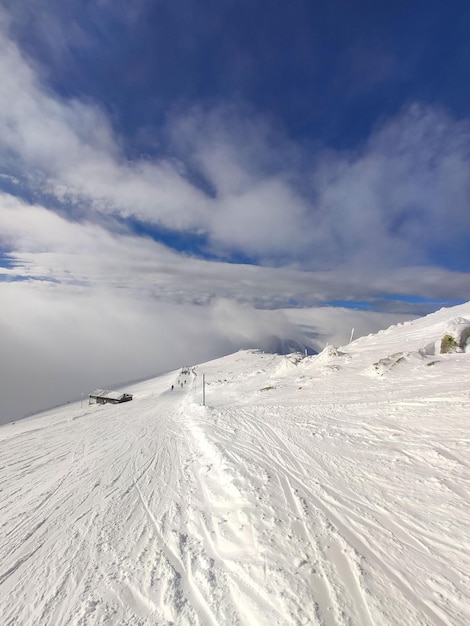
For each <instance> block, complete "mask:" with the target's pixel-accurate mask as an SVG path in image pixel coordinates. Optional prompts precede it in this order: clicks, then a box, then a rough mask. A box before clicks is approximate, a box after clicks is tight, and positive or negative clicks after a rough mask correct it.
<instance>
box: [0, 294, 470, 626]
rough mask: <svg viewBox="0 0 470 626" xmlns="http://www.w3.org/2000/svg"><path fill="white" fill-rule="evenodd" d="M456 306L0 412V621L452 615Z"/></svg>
mask: <svg viewBox="0 0 470 626" xmlns="http://www.w3.org/2000/svg"><path fill="white" fill-rule="evenodd" d="M466 320H470V303H468V304H466V305H462V306H459V307H454V308H453V309H446V310H441V311H438V312H437V313H434V314H432V315H429V316H427V317H425V318H422V319H420V320H415V321H413V322H410V323H405V324H402V325H398V326H394V327H391V328H389V329H387V330H385V331H382V332H380V333H378V334H377V335H371V336H369V337H363V338H361V339H358V340H356V341H354V342H353V343H351V344H349V345H347V346H341V347H333V346H327V348H325V350H324V351H323V352H322V353H320V354H319V355H315V356H307V357H305V356H304V355H301V354H294V355H288V356H281V355H276V354H264V353H262V352H259V351H256V350H249V351H242V352H238V353H236V354H233V355H230V356H227V357H224V358H222V359H217V360H215V361H211V362H209V363H206V364H202V365H199V366H198V367H196V368H190V369H189V368H188V369H185V372H184V373H182V372H180V371H175V372H170V373H169V374H165V375H164V376H161V377H158V378H155V379H152V380H149V381H145V382H141V383H138V384H136V385H133V386H132V389H128V390H129V391H131V392H132V393H133V394H134V400H133V401H132V402H128V403H126V404H124V405H114V406H113V405H103V406H101V405H92V406H88V404H86V403H84V404H83V406H80V403H75V404H70V405H67V406H65V407H61V408H59V409H54V410H53V411H48V412H46V413H43V414H41V415H38V416H35V417H33V418H30V419H27V420H22V421H20V422H17V423H15V424H8V425H5V426H3V427H1V428H0V459H1V461H0V490H1V493H2V508H1V512H0V527H1V531H2V532H1V533H0V615H2V623H4V624H8V625H16V624H18V625H21V626H23V625H31V626H33V625H34V626H36V625H42V624H44V625H46V624H47V625H52V624H57V625H59V624H60V625H63V624H70V625H73V626H76V625H88V624H93V625H94V624H113V625H114V624H120V625H124V624H126V625H127V624H132V625H133V624H139V625H155V624H165V625H166V624H182V625H188V626H189V625H191V626H193V625H206V624H208V625H216V624H220V625H225V624H228V625H240V624H246V625H250V626H251V625H257V624H260V625H264V624H266V625H268V624H269V625H270V626H272V625H274V624H278V625H279V626H285V625H297V624H320V625H326V626H336V625H338V624H339V625H358V626H362V625H366V626H375V625H378V624H380V625H397V626H398V625H400V626H401V625H403V624H405V625H410V626H412V625H413V626H415V625H431V624H432V625H439V626H440V625H449V626H450V625H452V626H453V625H456V624H462V625H463V624H466V623H470V596H469V590H470V577H469V573H470V539H469V533H468V530H469V528H470V512H469V506H468V494H469V493H470V461H469V459H470V455H469V438H468V423H469V422H468V420H469V417H468V416H469V415H470V387H469V382H468V381H469V377H468V373H469V365H470V350H469V349H468V343H467V340H466V345H465V346H464V348H463V350H464V351H460V352H453V353H449V354H440V352H439V351H438V350H436V347H437V346H440V342H441V339H442V337H443V335H445V334H448V333H452V332H453V333H454V334H456V333H458V332H460V335H459V337H460V338H462V333H464V334H465V332H466V330H465V329H466V328H467V326H466ZM430 346H433V349H431V348H430ZM465 350H466V351H465ZM202 374H205V379H206V405H207V406H201V399H202V388H201V380H202ZM171 385H175V389H174V390H173V391H171ZM126 390H127V389H126Z"/></svg>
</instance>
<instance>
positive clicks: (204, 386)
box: [202, 374, 206, 406]
mask: <svg viewBox="0 0 470 626" xmlns="http://www.w3.org/2000/svg"><path fill="white" fill-rule="evenodd" d="M202 406H206V375H205V374H203V375H202Z"/></svg>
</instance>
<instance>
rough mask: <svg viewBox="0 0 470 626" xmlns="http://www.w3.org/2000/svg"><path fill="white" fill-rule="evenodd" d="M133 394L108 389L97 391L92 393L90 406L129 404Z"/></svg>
mask: <svg viewBox="0 0 470 626" xmlns="http://www.w3.org/2000/svg"><path fill="white" fill-rule="evenodd" d="M132 397H133V396H132V394H131V393H122V392H120V391H107V390H106V389H95V390H94V391H92V392H91V393H90V396H89V403H90V404H107V403H108V402H109V403H111V404H120V403H121V402H129V400H132Z"/></svg>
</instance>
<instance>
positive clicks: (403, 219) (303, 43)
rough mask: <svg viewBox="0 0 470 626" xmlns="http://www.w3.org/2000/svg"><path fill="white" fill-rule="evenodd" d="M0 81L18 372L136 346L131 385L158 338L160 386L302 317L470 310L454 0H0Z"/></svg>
mask: <svg viewBox="0 0 470 626" xmlns="http://www.w3.org/2000/svg"><path fill="white" fill-rule="evenodd" d="M0 72H1V76H2V81H1V84H0V289H1V290H2V291H3V295H2V300H3V301H4V302H6V301H7V299H8V306H7V307H3V312H2V314H1V315H2V318H1V319H0V321H1V323H2V326H1V327H0V328H1V329H2V333H3V334H4V335H5V336H6V335H8V342H9V343H8V345H10V349H11V351H12V353H15V354H16V355H19V356H17V357H15V358H17V362H18V366H17V369H16V370H15V371H16V374H15V376H16V378H18V377H19V376H21V375H22V369H21V363H24V360H25V359H29V360H30V361H31V362H32V363H34V364H37V362H38V359H40V356H39V355H41V354H42V352H41V350H43V349H44V346H45V345H50V344H51V342H53V341H54V339H53V338H54V337H55V336H60V343H61V345H63V346H64V351H65V350H66V349H68V350H73V349H74V347H75V346H77V345H82V346H85V345H86V346H87V349H88V350H91V349H92V345H96V342H98V345H100V346H101V348H102V349H103V350H104V349H105V348H106V350H107V351H108V352H109V351H110V350H111V348H110V345H113V344H112V341H111V340H109V342H108V343H106V342H104V344H100V341H101V340H99V339H98V337H101V338H102V337H103V336H104V334H106V333H122V332H124V330H123V329H125V333H126V334H127V336H129V337H130V338H131V340H132V341H133V342H134V345H136V346H139V350H140V354H141V359H140V361H136V363H141V364H142V365H141V366H138V365H136V364H133V365H132V367H134V369H135V368H136V367H137V369H139V367H140V369H139V371H138V372H137V373H135V372H134V373H135V374H136V375H133V373H132V372H131V371H130V367H131V366H129V367H128V368H127V369H126V368H125V367H123V368H122V371H121V370H119V369H118V370H116V369H112V374H111V373H110V374H109V376H110V378H109V380H113V377H116V376H121V375H122V376H123V377H128V378H129V379H131V378H136V376H138V375H140V374H142V375H144V374H145V373H147V372H148V371H149V370H150V369H151V367H153V365H154V361H153V360H152V358H153V357H152V352H151V351H150V350H149V348H148V344H149V342H148V339H146V337H147V338H148V336H149V333H150V335H152V333H153V335H152V337H153V340H152V341H153V342H154V343H155V344H158V345H160V344H161V342H162V341H163V339H164V337H163V335H165V340H164V341H163V343H164V345H165V348H164V350H163V349H162V350H160V349H159V350H158V352H159V354H161V353H164V354H165V355H166V356H165V358H163V357H161V358H160V360H158V362H157V363H155V368H156V369H159V368H162V367H163V366H164V365H166V364H168V363H169V361H168V354H169V353H170V352H172V353H173V354H174V358H173V359H172V360H171V364H170V365H173V363H177V362H178V360H181V359H184V362H186V363H188V362H190V361H191V360H196V359H198V358H203V357H206V356H216V355H218V354H220V353H223V352H224V351H228V350H230V349H236V348H237V347H240V346H243V345H246V344H250V343H254V344H256V343H258V344H259V345H263V341H265V340H266V337H267V336H268V335H269V332H271V330H272V333H273V334H278V335H281V334H283V333H284V334H288V335H289V334H295V332H296V330H295V328H293V327H292V325H291V324H290V323H289V322H288V321H286V319H287V318H286V315H285V313H284V310H285V309H287V308H289V307H291V306H292V303H295V306H296V307H298V308H299V307H300V308H311V309H312V310H313V309H323V308H324V309H325V311H327V310H329V309H330V308H331V307H336V308H346V309H348V308H350V309H355V308H356V309H362V311H363V312H364V311H367V312H370V313H371V314H372V313H375V314H377V315H383V316H384V317H383V318H381V319H382V320H383V323H385V322H389V321H390V319H389V318H388V317H387V315H389V314H394V315H396V316H400V315H404V316H411V315H415V314H417V315H421V314H424V313H427V312H430V311H432V310H435V309H437V308H439V307H441V306H448V305H452V304H456V303H459V302H462V301H466V300H468V297H469V295H468V294H469V287H470V75H469V74H470V5H469V3H468V2H466V1H464V0H460V1H455V0H448V1H446V2H443V1H442V2H437V1H433V0H428V1H426V2H425V1H416V2H409V1H397V2H387V3H384V2H376V1H374V2H372V1H357V2H351V1H346V0H331V1H329V2H326V1H320V0H315V1H314V0H309V1H307V0H292V2H288V3H272V2H270V3H268V2H260V1H257V0H250V1H248V0H237V1H235V0H234V1H228V0H227V1H220V0H219V1H215V0H210V1H206V2H196V1H190V0H173V1H172V2H168V1H167V0H134V1H133V2H124V1H123V0H122V1H117V0H114V1H111V0H88V1H86V2H83V0H80V1H78V0H38V1H37V2H34V3H32V2H30V1H29V0H2V1H1V2H0ZM103 292H105V293H106V303H104V302H103V296H102V294H103ZM67 311H69V312H73V316H75V315H77V318H76V319H75V322H74V325H72V326H71V325H70V324H67V323H65V322H63V320H62V317H60V316H63V315H64V314H65V312H67ZM100 311H101V314H99V312H100ZM78 312H79V313H80V315H78ZM271 314H272V315H271ZM266 315H270V317H269V320H270V321H269V324H268V322H267V321H266V318H265V316H266ZM325 315H326V314H325ZM73 316H72V317H73ZM273 316H274V317H273ZM194 319H198V320H199V325H198V327H197V329H196V328H195V327H194V324H193V320H194ZM315 319H316V322H315V323H317V324H319V326H318V327H317V331H318V336H319V337H322V336H323V335H322V328H321V323H319V322H318V320H317V318H315ZM371 319H372V318H371ZM374 319H375V321H374V322H373V323H372V322H371V330H373V329H374V327H376V326H377V325H380V324H379V322H378V321H377V320H378V319H379V318H374ZM237 320H238V323H237ZM136 321H138V322H139V325H136V323H135V322H136ZM374 325H375V326H374ZM267 326H270V327H272V328H271V329H270V330H269V329H267ZM344 326H345V329H346V327H347V329H346V330H344V335H345V338H346V337H349V332H350V326H351V324H350V323H349V322H348V323H345V324H344ZM25 327H27V328H28V331H27V332H25ZM162 328H163V329H166V330H161V329H162ZM59 329H61V330H60V332H59ZM364 330H367V329H366V328H364ZM168 331H170V332H168ZM28 333H29V336H28ZM47 333H50V334H49V335H47ZM155 333H156V334H155ZM159 333H160V334H159ZM168 335H171V336H172V337H173V341H167V336H168ZM39 336H41V337H43V339H41V340H39V339H38V337H39ZM92 337H93V339H92ZM196 337H197V338H198V339H197V338H196ZM323 338H324V339H325V337H323ZM199 341H200V346H199V347H198V342H199ZM188 346H191V347H192V349H191V350H189V348H188ZM145 350H147V352H146V354H147V356H146V358H143V357H142V353H143V352H145ZM28 351H32V352H34V354H35V355H36V356H35V357H34V358H33V357H31V359H30V352H28ZM111 351H112V350H111ZM61 354H63V353H61ZM86 355H87V352H86V351H85V352H84V353H83V354H82V355H81V357H80V358H81V361H80V363H83V361H84V360H86V358H87V356H86ZM53 359H55V360H56V361H57V360H58V359H59V356H58V355H55V356H54V355H53V356H52V357H51V370H50V371H51V372H55V370H54V368H53V367H52V360H53ZM111 361H112V362H113V363H114V362H115V361H116V354H115V353H113V357H112V358H111ZM163 364H164V365H163ZM108 366H109V364H108V363H106V364H104V363H101V365H100V366H99V369H98V370H97V372H101V371H103V370H106V367H108ZM77 367H78V366H77ZM97 367H98V366H97ZM14 369H15V368H11V367H10V370H11V371H13V370H14ZM46 369H47V368H46ZM10 370H9V371H10ZM11 371H10V374H9V375H10V376H11V377H15V376H13V374H12V373H11ZM31 371H32V373H31V375H33V374H34V372H35V370H34V369H32V370H31ZM110 372H111V371H110ZM95 375H96V373H95ZM16 378H15V380H16ZM90 382H91V381H90ZM105 382H106V380H103V381H101V383H105ZM101 383H100V384H101ZM91 386H94V387H96V386H99V384H98V381H96V384H95V383H93V384H92V385H91Z"/></svg>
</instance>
